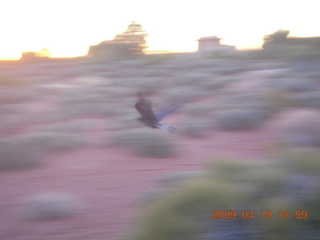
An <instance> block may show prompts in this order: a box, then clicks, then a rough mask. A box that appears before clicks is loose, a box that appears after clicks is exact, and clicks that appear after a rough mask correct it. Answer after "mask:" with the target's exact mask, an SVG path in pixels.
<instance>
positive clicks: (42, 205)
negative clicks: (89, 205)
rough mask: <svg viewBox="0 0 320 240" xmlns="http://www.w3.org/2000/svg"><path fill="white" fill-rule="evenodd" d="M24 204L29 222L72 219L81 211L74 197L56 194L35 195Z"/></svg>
mask: <svg viewBox="0 0 320 240" xmlns="http://www.w3.org/2000/svg"><path fill="white" fill-rule="evenodd" d="M24 204H25V206H24V207H25V212H24V215H25V217H26V218H27V219H29V220H46V219H53V218H64V217H72V216H75V215H76V214H77V213H78V210H79V206H78V203H77V202H76V200H75V199H74V198H73V197H72V196H70V195H69V194H63V193H55V192H48V193H40V194H35V195H33V196H30V197H28V198H27V199H26V200H25V201H24Z"/></svg>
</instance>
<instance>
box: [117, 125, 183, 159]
mask: <svg viewBox="0 0 320 240" xmlns="http://www.w3.org/2000/svg"><path fill="white" fill-rule="evenodd" d="M166 134H167V133H166ZM172 137H173V136H172V135H164V134H163V132H160V131H159V130H158V131H157V130H154V129H144V130H140V129H134V130H127V131H120V132H117V133H115V135H114V136H113V137H112V144H114V145H120V146H124V147H128V148H129V149H131V150H132V152H133V153H134V154H135V155H138V156H144V157H150V158H170V157H173V156H175V155H176V154H177V144H176V143H175V142H174V140H173V139H172Z"/></svg>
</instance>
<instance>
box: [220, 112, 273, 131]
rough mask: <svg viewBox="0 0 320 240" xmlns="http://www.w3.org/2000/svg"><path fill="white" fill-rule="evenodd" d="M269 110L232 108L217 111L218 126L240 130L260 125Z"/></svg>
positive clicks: (224, 128) (230, 129)
mask: <svg viewBox="0 0 320 240" xmlns="http://www.w3.org/2000/svg"><path fill="white" fill-rule="evenodd" d="M266 116H267V112H265V111H263V110H255V109H230V110H224V111H220V112H218V113H217V116H216V124H217V127H219V128H221V129H223V130H229V131H238V130H248V129H255V128H258V127H260V126H261V125H262V124H263V123H264V120H265V119H266Z"/></svg>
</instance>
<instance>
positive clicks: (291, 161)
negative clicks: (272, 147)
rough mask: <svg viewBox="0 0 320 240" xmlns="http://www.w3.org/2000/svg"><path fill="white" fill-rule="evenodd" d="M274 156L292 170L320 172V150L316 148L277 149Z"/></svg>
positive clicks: (306, 172)
mask: <svg viewBox="0 0 320 240" xmlns="http://www.w3.org/2000/svg"><path fill="white" fill-rule="evenodd" d="M273 157H274V158H276V159H277V161H278V163H279V164H280V165H281V166H282V167H284V168H285V169H289V170H290V171H292V172H301V173H304V174H307V175H311V174H316V175H317V174H320V161H319V151H318V150H316V149H312V148H310V149H304V148H299V149H291V148H289V149H282V150H280V151H276V152H275V153H274V154H273Z"/></svg>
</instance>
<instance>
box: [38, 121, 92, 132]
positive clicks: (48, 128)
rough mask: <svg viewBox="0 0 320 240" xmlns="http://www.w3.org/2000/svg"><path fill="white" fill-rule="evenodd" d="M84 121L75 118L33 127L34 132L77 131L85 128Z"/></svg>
mask: <svg viewBox="0 0 320 240" xmlns="http://www.w3.org/2000/svg"><path fill="white" fill-rule="evenodd" d="M86 126H87V124H86V122H85V121H81V120H76V121H71V122H67V123H56V124H46V125H42V126H39V127H37V128H36V129H34V131H36V132H56V133H57V132H59V133H79V132H81V131H82V130H84V129H85V128H86Z"/></svg>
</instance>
